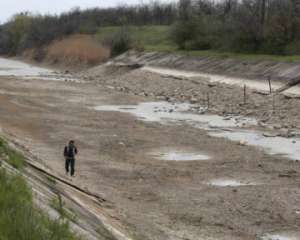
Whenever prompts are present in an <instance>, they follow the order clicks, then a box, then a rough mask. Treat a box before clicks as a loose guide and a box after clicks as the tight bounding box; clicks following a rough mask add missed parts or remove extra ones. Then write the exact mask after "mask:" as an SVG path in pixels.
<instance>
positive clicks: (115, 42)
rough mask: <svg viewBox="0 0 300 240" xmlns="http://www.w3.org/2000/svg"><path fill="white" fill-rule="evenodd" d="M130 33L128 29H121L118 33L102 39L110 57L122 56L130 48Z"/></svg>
mask: <svg viewBox="0 0 300 240" xmlns="http://www.w3.org/2000/svg"><path fill="white" fill-rule="evenodd" d="M131 42H132V41H131V38H130V31H129V28H128V27H121V28H120V29H118V31H116V32H114V33H112V34H111V35H109V36H107V37H106V39H104V41H103V43H104V45H106V46H109V47H110V49H111V55H112V56H116V55H119V54H122V53H124V52H126V51H127V50H129V49H130V47H131Z"/></svg>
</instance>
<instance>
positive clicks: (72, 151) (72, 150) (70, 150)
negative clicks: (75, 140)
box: [64, 146, 78, 158]
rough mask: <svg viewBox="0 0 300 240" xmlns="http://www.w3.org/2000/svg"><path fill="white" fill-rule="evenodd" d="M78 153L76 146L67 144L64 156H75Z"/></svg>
mask: <svg viewBox="0 0 300 240" xmlns="http://www.w3.org/2000/svg"><path fill="white" fill-rule="evenodd" d="M77 153H78V151H77V148H76V147H75V146H65V150H64V156H65V158H75V155H76V154H77Z"/></svg>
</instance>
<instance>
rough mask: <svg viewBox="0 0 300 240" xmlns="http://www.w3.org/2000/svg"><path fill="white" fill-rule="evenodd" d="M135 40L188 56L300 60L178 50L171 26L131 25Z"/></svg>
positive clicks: (104, 34)
mask: <svg viewBox="0 0 300 240" xmlns="http://www.w3.org/2000/svg"><path fill="white" fill-rule="evenodd" d="M120 28H121V27H116V26H115V27H102V28H101V29H99V30H98V32H97V34H96V38H97V39H98V40H100V41H105V39H106V38H109V37H110V36H113V35H114V34H115V33H116V32H118V31H120ZM126 28H127V30H128V32H129V34H130V36H131V40H132V42H133V46H134V47H135V46H136V47H138V48H141V49H143V50H145V51H157V52H169V53H176V54H181V55H186V56H199V57H217V58H235V59H241V60H256V61H259V60H270V61H278V62H300V55H286V56H285V55H266V54H245V53H234V52H224V51H213V50H206V51H196V50H195V51H183V50H178V48H177V47H176V45H175V44H174V43H173V42H172V41H171V37H170V34H171V27H170V26H140V27H137V26H129V27H126Z"/></svg>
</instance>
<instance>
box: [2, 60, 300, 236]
mask: <svg viewBox="0 0 300 240" xmlns="http://www.w3.org/2000/svg"><path fill="white" fill-rule="evenodd" d="M81 80H82V81H84V82H81V83H76V82H72V81H67V82H66V81H49V80H32V79H21V78H16V77H5V76H4V77H0V86H1V93H0V126H1V128H2V129H3V130H4V131H6V132H8V133H10V134H12V135H13V136H14V137H15V139H16V140H17V141H18V142H19V143H20V144H22V145H23V146H24V147H26V149H28V151H30V152H31V153H33V154H34V155H35V156H37V157H38V158H39V159H41V160H42V162H43V163H44V164H45V165H47V166H48V167H49V168H50V169H52V172H53V173H55V174H58V175H60V176H62V177H66V176H65V174H64V160H63V157H62V149H63V147H64V145H65V144H66V142H67V141H68V140H70V139H75V140H76V142H77V145H78V148H79V151H80V154H79V156H78V159H77V174H76V177H75V178H73V179H69V180H70V181H72V182H73V183H75V184H77V185H78V186H81V187H82V188H87V189H88V190H90V191H92V192H95V193H100V194H101V195H103V196H104V197H105V198H106V199H109V201H110V202H112V203H113V206H112V208H113V211H114V213H117V214H114V221H116V222H118V224H120V225H121V226H122V229H124V231H125V232H126V233H127V234H128V235H129V236H131V238H132V239H141V240H142V239H143V240H146V239H155V240H167V239H169V240H177V239H178V240H179V239H180V240H182V239H185V240H187V239H191V240H196V239H197V240H198V239H205V240H215V239H216V240H255V239H259V237H260V236H263V235H265V234H277V233H278V234H279V233H281V232H287V233H288V234H289V233H290V235H293V236H296V238H297V239H300V232H299V229H300V215H299V212H300V188H299V187H300V163H299V161H292V160H290V159H287V158H284V157H282V156H280V155H275V156H274V155H268V154H266V153H265V152H264V151H263V150H261V149H259V148H256V147H251V146H248V145H247V144H244V143H237V142H233V141H229V140H226V139H224V138H215V137H211V136H208V135H207V132H206V131H205V130H203V129H199V128H195V127H193V126H192V125H188V124H185V123H184V122H182V123H180V124H170V125H169V124H160V123H157V122H145V121H142V120H138V119H137V118H136V117H135V116H133V115H130V114H126V113H120V112H102V111H96V110H95V109H94V107H96V106H99V105H112V104H115V105H135V104H138V103H140V102H146V101H156V100H168V101H171V102H177V101H189V102H192V103H200V104H202V105H208V103H207V96H208V93H209V112H210V113H217V114H224V115H228V114H239V115H245V116H252V117H257V118H258V120H259V122H260V125H259V126H257V127H250V129H253V128H255V129H258V130H261V129H263V131H265V130H268V132H269V131H271V132H272V133H273V132H275V133H278V134H282V135H284V136H292V135H297V131H298V130H299V127H300V122H299V121H300V120H299V119H300V118H299V114H300V113H299V109H300V100H299V99H297V98H287V97H285V96H283V95H277V96H275V108H274V109H273V98H271V97H270V96H267V95H262V94H258V93H255V92H252V91H251V90H249V92H247V100H246V104H244V100H243V90H242V89H240V88H237V87H234V86H228V85H225V84H211V83H209V82H208V81H207V80H205V79H194V78H192V79H190V78H188V79H187V78H174V77H170V76H169V77H166V76H162V75H159V74H154V73H150V72H145V71H142V70H140V69H132V68H128V67H114V66H103V67H100V68H97V69H93V70H91V71H90V72H88V73H84V74H83V75H82V76H81ZM165 149H177V150H178V151H183V152H195V153H199V152H203V153H205V154H206V155H208V156H209V157H210V158H209V159H207V160H201V161H166V160H159V159H157V157H156V156H153V152H157V151H163V150H165ZM66 178H67V177H66ZM223 180H224V181H225V186H224V181H223ZM222 181H223V185H222ZM220 182H221V184H220ZM211 183H218V184H211ZM226 183H227V184H226ZM228 183H231V185H233V186H230V184H229V185H228ZM237 183H241V184H237ZM110 211H112V209H110Z"/></svg>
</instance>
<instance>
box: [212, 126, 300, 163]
mask: <svg viewBox="0 0 300 240" xmlns="http://www.w3.org/2000/svg"><path fill="white" fill-rule="evenodd" d="M209 135H210V136H213V137H224V138H227V139H229V140H232V141H243V142H245V143H246V144H247V145H250V146H258V147H261V148H262V149H264V150H265V151H266V152H267V153H269V154H272V155H274V154H281V155H283V156H285V157H288V158H291V159H294V160H300V139H299V138H298V139H297V138H284V137H264V136H263V135H262V133H260V132H255V131H249V130H244V131H242V130H236V131H232V132H229V131H227V132H225V131H219V132H210V133H209Z"/></svg>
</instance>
